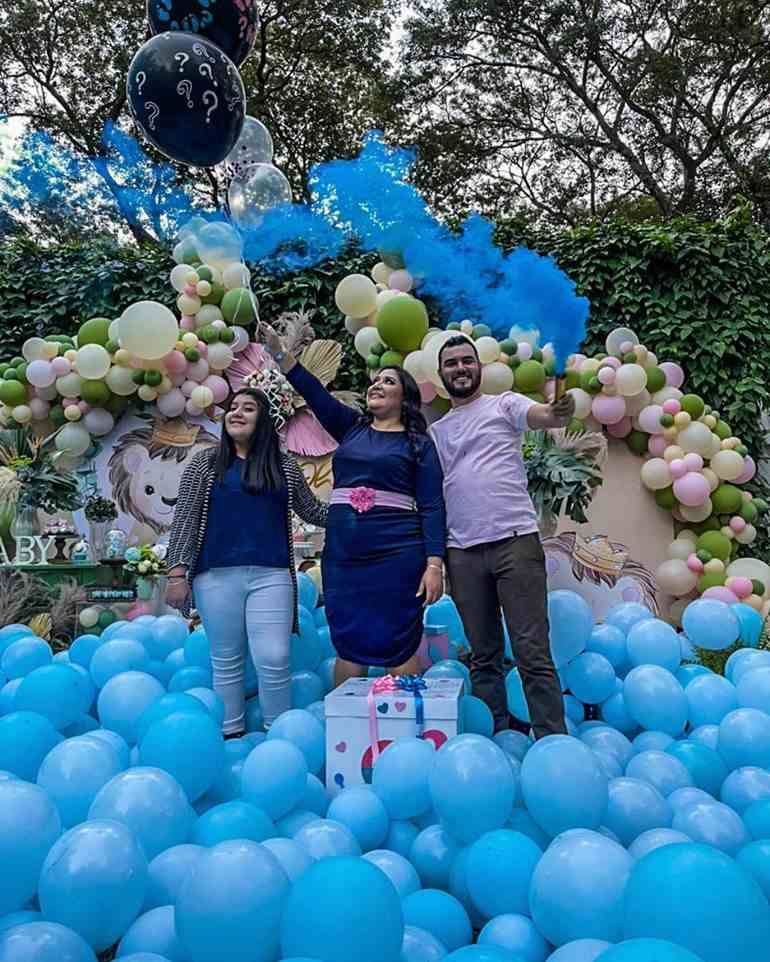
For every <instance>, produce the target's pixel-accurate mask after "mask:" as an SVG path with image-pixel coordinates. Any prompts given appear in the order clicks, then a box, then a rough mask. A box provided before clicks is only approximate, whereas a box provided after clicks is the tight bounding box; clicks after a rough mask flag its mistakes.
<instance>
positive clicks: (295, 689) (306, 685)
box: [291, 671, 323, 708]
mask: <svg viewBox="0 0 770 962" xmlns="http://www.w3.org/2000/svg"><path fill="white" fill-rule="evenodd" d="M322 697H323V685H322V684H321V679H320V678H319V677H318V675H316V673H315V672H314V671H295V672H294V673H293V674H292V676H291V707H292V708H306V707H307V706H308V705H310V704H311V703H312V702H314V701H319V700H320V699H321V698H322Z"/></svg>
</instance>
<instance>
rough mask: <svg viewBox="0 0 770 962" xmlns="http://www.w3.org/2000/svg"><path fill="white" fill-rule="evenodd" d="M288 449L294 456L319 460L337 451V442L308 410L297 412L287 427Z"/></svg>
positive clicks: (303, 409)
mask: <svg viewBox="0 0 770 962" xmlns="http://www.w3.org/2000/svg"><path fill="white" fill-rule="evenodd" d="M286 447H287V448H288V449H289V450H290V451H291V452H292V454H302V455H304V456H305V457H308V458H319V457H322V456H323V455H324V454H331V453H332V451H336V450H337V442H336V441H335V440H334V438H333V437H332V436H331V435H330V434H327V432H326V431H325V430H324V428H322V427H321V425H320V423H319V422H318V420H317V419H316V417H315V415H313V414H311V412H310V411H308V410H307V408H302V409H301V410H299V411H297V412H296V413H295V415H294V417H292V418H291V419H290V420H289V423H288V424H287V425H286Z"/></svg>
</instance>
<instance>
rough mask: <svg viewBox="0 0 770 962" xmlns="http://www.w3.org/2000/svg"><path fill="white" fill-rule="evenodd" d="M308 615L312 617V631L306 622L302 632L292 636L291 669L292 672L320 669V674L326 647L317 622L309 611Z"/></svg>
mask: <svg viewBox="0 0 770 962" xmlns="http://www.w3.org/2000/svg"><path fill="white" fill-rule="evenodd" d="M300 611H302V609H300ZM306 617H310V624H311V625H312V631H311V630H309V629H308V626H307V624H306V625H305V628H304V631H303V633H302V634H299V635H292V636H291V647H290V650H289V669H290V671H292V672H298V671H310V672H316V671H318V672H319V674H320V669H319V666H320V664H321V658H322V657H323V655H324V649H323V646H322V645H321V639H320V638H319V636H318V630H317V628H316V626H315V622H314V621H313V620H312V617H311V616H310V615H309V614H308V613H307V612H306Z"/></svg>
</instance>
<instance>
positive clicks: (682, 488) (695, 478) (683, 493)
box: [674, 471, 711, 508]
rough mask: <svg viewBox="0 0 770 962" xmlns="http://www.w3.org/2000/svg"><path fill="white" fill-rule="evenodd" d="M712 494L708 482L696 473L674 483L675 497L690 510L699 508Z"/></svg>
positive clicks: (691, 473) (693, 472)
mask: <svg viewBox="0 0 770 962" xmlns="http://www.w3.org/2000/svg"><path fill="white" fill-rule="evenodd" d="M710 494H711V488H710V487H709V483H708V481H707V480H706V479H705V478H704V477H703V475H702V474H698V473H697V472H696V471H692V472H690V474H686V475H685V476H684V477H683V478H679V479H678V480H676V481H674V497H675V498H676V499H677V501H679V502H681V503H682V504H684V505H686V506H687V507H688V508H699V507H700V506H701V505H702V504H705V503H706V499H707V498H708V496H709V495H710Z"/></svg>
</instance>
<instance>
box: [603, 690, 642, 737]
mask: <svg viewBox="0 0 770 962" xmlns="http://www.w3.org/2000/svg"><path fill="white" fill-rule="evenodd" d="M601 714H602V718H603V720H604V721H605V722H606V723H607V724H608V725H611V726H612V727H613V728H617V730H618V731H619V732H622V733H623V734H624V735H629V736H630V735H634V734H636V732H638V731H639V725H638V724H637V722H636V719H634V718H632V717H631V715H630V714H629V711H628V706H627V705H626V699H625V696H624V694H623V692H622V691H616V692H615V694H614V695H610V697H609V698H608V699H607V701H605V702H602V707H601Z"/></svg>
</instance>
